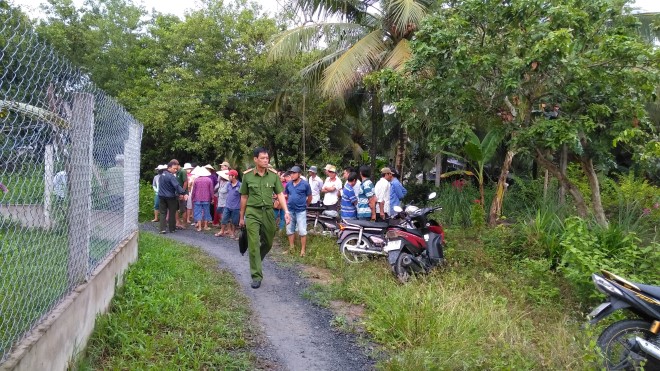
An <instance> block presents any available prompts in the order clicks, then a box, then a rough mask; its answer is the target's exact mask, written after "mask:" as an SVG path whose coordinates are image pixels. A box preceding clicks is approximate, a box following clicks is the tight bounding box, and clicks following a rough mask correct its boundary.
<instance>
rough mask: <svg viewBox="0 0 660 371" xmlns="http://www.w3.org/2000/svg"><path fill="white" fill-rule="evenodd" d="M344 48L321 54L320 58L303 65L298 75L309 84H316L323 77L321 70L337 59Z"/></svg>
mask: <svg viewBox="0 0 660 371" xmlns="http://www.w3.org/2000/svg"><path fill="white" fill-rule="evenodd" d="M343 53H344V50H335V51H332V52H331V53H330V54H326V55H323V56H322V57H321V58H319V59H317V60H315V61H314V62H312V63H310V64H308V65H307V66H305V67H304V68H303V69H302V70H300V75H301V76H302V77H303V79H304V81H305V82H307V85H309V86H317V85H318V82H319V81H321V79H322V77H323V71H324V70H325V69H326V68H327V67H328V66H330V65H331V64H332V63H333V62H334V61H336V60H337V58H339V57H340V56H341V55H342V54H343Z"/></svg>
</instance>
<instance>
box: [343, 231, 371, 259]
mask: <svg viewBox="0 0 660 371" xmlns="http://www.w3.org/2000/svg"><path fill="white" fill-rule="evenodd" d="M348 247H355V248H358V249H365V250H369V249H373V246H372V244H371V242H369V240H368V239H367V238H366V237H364V236H362V237H361V238H358V235H357V234H352V235H350V236H347V237H346V238H345V239H344V241H342V243H341V246H340V250H341V255H342V256H343V257H344V259H346V261H347V262H349V263H362V262H364V261H366V260H367V259H369V255H368V254H363V253H359V252H353V251H349V250H348Z"/></svg>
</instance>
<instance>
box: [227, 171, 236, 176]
mask: <svg viewBox="0 0 660 371" xmlns="http://www.w3.org/2000/svg"><path fill="white" fill-rule="evenodd" d="M227 175H233V176H238V171H236V170H229V172H228V173H227Z"/></svg>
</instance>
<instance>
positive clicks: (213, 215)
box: [152, 148, 407, 288]
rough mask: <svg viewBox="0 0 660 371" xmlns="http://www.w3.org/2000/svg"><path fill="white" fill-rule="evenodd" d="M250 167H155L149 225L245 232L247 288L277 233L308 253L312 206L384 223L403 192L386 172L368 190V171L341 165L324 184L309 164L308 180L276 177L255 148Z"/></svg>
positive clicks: (284, 174)
mask: <svg viewBox="0 0 660 371" xmlns="http://www.w3.org/2000/svg"><path fill="white" fill-rule="evenodd" d="M254 162H255V166H254V167H253V168H251V169H248V170H247V171H245V172H243V174H242V177H239V173H238V171H237V170H236V169H233V168H232V167H231V165H230V164H229V163H228V162H223V163H222V164H220V165H219V167H218V169H216V168H215V167H214V166H212V165H210V164H207V165H205V166H197V165H196V164H194V163H185V164H184V165H183V167H181V166H180V164H179V161H177V160H176V159H173V160H171V161H170V162H168V163H167V165H159V166H158V167H157V168H156V171H157V175H156V176H155V177H154V179H153V183H152V185H153V189H154V191H155V197H154V219H153V222H159V223H160V224H159V226H160V233H168V232H170V233H172V232H175V231H176V230H177V229H186V228H187V226H189V225H190V226H193V227H194V228H195V229H196V230H197V231H209V230H211V229H212V227H214V226H215V227H217V228H219V231H218V232H217V233H215V236H216V237H226V238H231V239H235V240H238V238H239V236H238V231H239V230H241V229H243V228H245V233H247V236H248V237H247V239H248V251H249V257H250V268H251V275H252V279H253V282H252V287H253V288H258V287H259V286H260V285H261V280H262V278H263V274H262V270H261V261H262V260H263V258H264V257H265V256H266V254H267V253H268V252H269V251H270V248H271V246H272V241H273V238H274V235H275V232H276V230H277V229H279V230H285V231H286V234H287V236H288V240H289V250H287V251H286V252H292V251H293V250H294V245H295V235H296V234H297V235H298V236H299V237H300V245H301V249H300V255H301V256H304V255H305V254H306V248H307V246H306V245H307V241H306V236H307V210H308V208H309V207H310V206H316V207H321V208H323V209H324V210H327V211H328V212H334V213H336V215H339V216H341V218H343V219H346V220H350V219H361V220H370V221H380V220H386V219H388V218H389V216H390V215H393V214H394V207H395V206H397V205H400V204H401V200H402V199H403V197H404V196H405V195H406V192H407V191H406V189H405V187H404V186H403V184H401V182H400V181H399V179H398V174H396V172H394V171H393V170H392V169H390V168H389V167H384V168H382V169H380V178H379V179H378V180H377V181H376V184H374V183H373V182H372V180H371V177H372V170H371V167H369V166H366V165H364V166H361V167H359V168H358V169H355V168H353V167H345V168H344V169H343V172H342V176H341V178H340V176H339V174H338V172H337V168H336V167H335V166H334V165H331V164H327V165H326V166H325V167H324V168H323V175H325V179H323V178H322V177H321V176H319V170H318V168H317V167H316V166H311V167H310V168H309V170H308V171H307V174H306V175H307V176H305V174H304V173H303V170H302V169H301V168H300V167H299V166H293V167H291V168H290V169H289V170H287V171H277V170H275V169H273V167H272V166H271V165H270V163H269V162H270V155H269V153H268V151H267V150H266V149H264V148H256V149H255V150H254Z"/></svg>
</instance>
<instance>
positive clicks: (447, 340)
mask: <svg viewBox="0 0 660 371" xmlns="http://www.w3.org/2000/svg"><path fill="white" fill-rule="evenodd" d="M447 238H448V241H450V246H449V248H448V250H447V257H448V258H449V260H450V265H449V267H447V268H445V269H443V270H441V271H440V270H438V271H435V272H433V273H432V274H431V275H428V276H425V277H420V278H418V279H416V280H414V281H413V282H410V283H408V284H406V285H401V284H399V283H397V282H396V280H395V279H394V278H393V276H392V275H391V273H390V271H389V266H388V265H387V263H386V261H385V260H384V259H374V260H373V261H369V262H366V263H364V264H359V265H349V264H347V263H344V261H343V260H342V259H341V257H340V254H339V251H338V248H337V245H336V243H335V241H334V240H332V239H326V238H319V237H316V238H315V236H310V237H309V239H310V240H309V248H308V251H307V256H306V257H305V258H300V257H297V256H296V257H292V256H289V255H283V256H285V258H284V259H286V260H295V261H298V262H301V263H304V264H307V265H312V266H316V267H320V268H326V269H328V271H329V272H332V274H333V275H334V278H335V279H334V280H330V281H329V282H328V283H327V284H323V285H319V284H317V285H313V286H312V289H311V291H310V293H309V295H310V296H311V297H313V298H314V299H315V300H316V301H318V302H319V303H321V304H325V305H329V304H330V302H331V301H333V300H343V301H345V302H348V303H352V304H360V305H364V306H365V308H366V309H365V311H364V312H365V315H364V317H363V318H362V325H363V326H364V328H366V330H367V332H368V333H369V336H370V337H371V338H372V339H374V340H375V341H376V342H378V343H380V344H382V345H383V346H384V348H386V349H388V350H389V354H390V357H389V358H388V359H386V360H384V361H382V362H381V363H380V364H379V368H381V369H385V370H400V369H438V370H444V369H525V370H536V369H571V370H585V369H595V368H597V366H595V363H594V362H595V361H596V354H595V352H594V351H593V349H594V346H593V343H592V339H595V336H593V335H592V334H591V333H587V332H584V331H582V330H581V329H580V325H581V324H582V322H583V316H582V313H581V309H580V307H579V304H578V301H577V300H576V299H575V298H572V297H571V294H570V292H571V291H570V290H569V289H567V288H566V285H565V283H564V282H563V281H562V280H561V279H560V278H558V277H556V276H553V275H551V274H549V273H548V267H547V266H545V265H544V263H543V262H542V261H533V260H523V261H514V260H512V259H510V258H508V257H506V256H503V255H502V254H501V253H498V252H497V251H496V249H492V250H491V249H489V247H488V245H487V244H485V243H484V242H483V241H481V239H480V238H479V237H478V235H477V234H476V233H475V232H470V231H465V230H460V231H459V230H454V231H448V237H447ZM285 244H286V243H285ZM284 246H286V245H284ZM336 322H337V323H340V324H341V323H345V321H344V320H343V319H341V318H340V319H338V320H337V321H336Z"/></svg>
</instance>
